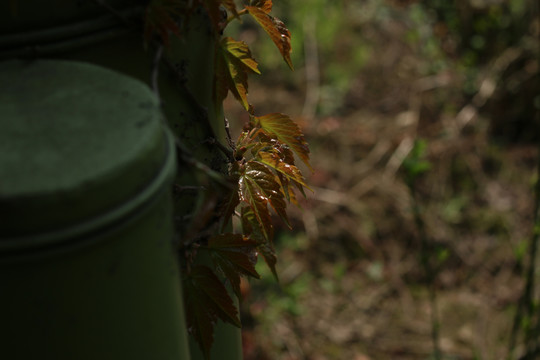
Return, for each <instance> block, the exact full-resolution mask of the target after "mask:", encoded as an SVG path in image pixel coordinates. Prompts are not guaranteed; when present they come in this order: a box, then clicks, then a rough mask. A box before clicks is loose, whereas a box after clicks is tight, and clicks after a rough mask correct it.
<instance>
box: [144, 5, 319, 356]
mask: <svg viewBox="0 0 540 360" xmlns="http://www.w3.org/2000/svg"><path fill="white" fill-rule="evenodd" d="M201 9H202V10H203V11H204V12H205V13H206V14H207V18H208V20H209V22H210V24H211V26H210V27H211V29H212V30H211V31H212V33H213V36H214V37H215V44H216V46H215V52H214V54H215V55H214V89H213V94H214V95H213V96H214V103H215V106H216V107H219V106H221V103H222V102H223V100H224V99H225V98H226V97H227V95H228V93H229V92H230V93H231V94H232V95H233V96H234V97H235V98H236V99H237V100H238V101H239V102H240V104H241V105H242V106H243V108H244V109H245V111H247V113H248V114H249V122H248V123H247V124H246V125H245V126H244V129H243V131H242V133H241V134H240V136H239V138H238V139H237V141H236V142H234V141H232V139H231V137H230V134H229V132H228V123H227V122H226V121H225V124H226V127H227V128H226V130H227V131H226V133H227V134H228V136H227V140H228V141H227V142H228V144H227V146H225V145H223V144H220V143H219V142H217V141H216V140H213V142H214V143H215V144H216V146H217V147H218V148H219V149H220V150H221V151H222V152H223V153H224V154H225V155H226V158H227V159H228V160H227V161H228V171H227V173H226V174H217V175H216V172H215V171H213V170H210V168H209V167H207V166H206V165H205V164H201V163H199V162H198V161H197V160H195V159H194V158H192V157H190V156H189V154H188V151H187V150H186V148H185V146H183V145H182V143H181V140H180V139H177V145H178V148H179V152H180V157H181V158H182V159H184V161H186V162H187V163H189V164H191V165H196V167H197V168H198V169H200V170H201V169H202V170H203V172H205V173H206V174H208V175H210V177H211V178H213V179H214V180H215V178H216V177H218V178H219V177H221V179H219V183H221V184H226V185H227V186H221V188H222V189H224V191H223V193H222V194H220V196H219V199H217V200H216V198H215V197H214V198H212V199H207V200H206V202H205V204H204V205H202V206H200V207H199V209H200V210H199V212H198V213H197V214H195V216H194V218H195V219H196V220H194V222H195V221H196V222H197V224H196V226H194V225H193V224H192V226H191V228H192V230H191V231H188V232H187V233H188V237H187V238H186V239H183V242H182V244H181V249H180V250H181V251H180V254H182V256H181V264H182V267H183V270H184V277H183V287H184V297H185V307H186V317H187V326H188V331H189V332H190V334H191V335H192V336H193V337H194V339H195V340H196V342H197V343H198V345H199V347H200V348H201V350H202V352H203V354H204V356H205V357H206V358H207V359H208V358H209V354H210V348H211V346H212V343H213V330H214V325H215V324H216V322H217V321H218V320H219V319H220V320H222V321H224V322H228V323H230V324H233V325H235V326H238V327H240V320H239V317H238V309H237V308H236V306H235V302H234V301H233V299H232V298H231V296H230V295H229V293H228V291H227V288H226V286H225V285H226V284H224V282H223V281H222V279H225V282H226V283H228V284H230V287H231V288H232V290H233V292H234V294H235V295H236V296H237V297H240V277H241V276H247V277H252V278H260V275H259V274H258V273H257V271H256V269H255V264H256V262H257V257H258V255H259V254H260V255H261V256H262V257H263V259H264V260H265V262H266V264H267V265H268V267H269V268H270V270H271V272H272V273H273V275H274V276H275V277H276V279H277V272H276V262H277V257H276V253H275V250H274V246H273V237H274V231H273V225H272V215H271V212H272V211H273V212H274V213H275V214H277V215H278V216H279V217H280V218H281V219H282V220H283V221H284V222H285V224H287V225H288V226H290V224H289V219H288V217H287V211H286V207H287V204H288V203H293V204H296V205H297V204H298V203H297V198H296V195H295V191H297V192H300V193H301V194H302V195H304V196H305V193H304V188H308V186H307V184H306V181H305V178H304V176H303V175H302V172H301V171H300V169H299V168H298V167H297V166H296V164H295V155H296V156H297V157H298V158H299V159H300V160H301V161H302V162H303V163H304V164H305V165H306V166H307V167H308V168H309V169H311V166H310V164H309V148H308V145H307V142H306V140H305V138H304V135H303V134H302V132H301V130H300V128H299V126H298V125H297V124H296V123H295V122H294V121H293V120H292V119H291V118H290V117H289V116H287V115H284V114H281V113H271V114H266V115H262V116H257V115H256V114H255V109H254V107H253V106H252V105H251V104H250V103H249V101H248V98H247V93H248V75H249V74H252V73H254V74H260V71H259V69H258V63H257V62H256V61H255V60H254V58H253V56H252V54H251V51H250V49H249V47H248V45H247V44H246V43H244V42H242V41H236V40H235V39H233V38H231V37H226V36H223V30H224V29H225V27H226V26H227V25H228V24H229V23H230V22H231V21H234V20H241V18H242V17H243V16H251V17H252V18H253V19H254V20H255V21H256V22H257V23H258V24H259V25H260V26H261V27H262V29H264V31H265V32H266V33H267V34H268V35H269V37H270V39H271V40H272V41H273V42H274V44H275V45H276V47H277V48H278V50H279V52H280V53H281V55H282V56H283V59H284V61H285V62H286V63H287V65H288V66H289V67H290V68H291V69H293V65H292V62H291V57H290V53H291V42H290V40H291V34H290V32H289V30H288V29H287V28H286V27H285V25H284V24H283V22H281V21H280V20H279V19H277V18H276V17H274V16H273V15H272V14H271V11H272V1H271V0H251V1H243V2H242V8H239V7H237V4H236V3H235V1H234V0H152V1H150V2H149V4H148V5H147V7H146V10H145V24H144V34H145V39H146V41H147V43H148V42H150V41H153V42H156V41H157V42H158V44H159V46H158V49H161V48H162V47H167V46H168V44H169V41H170V37H171V36H177V37H182V36H183V24H185V23H186V19H189V17H190V16H193V14H194V13H195V12H196V11H201ZM234 216H238V217H239V219H240V221H239V223H240V224H241V231H231V230H230V229H231V226H230V224H231V220H232V218H233V217H234ZM209 228H212V229H215V230H214V231H212V235H208V231H202V229H205V230H208V229H209ZM193 229H195V230H193ZM202 252H205V253H207V254H209V255H210V258H211V259H212V263H213V265H214V266H213V267H211V266H207V265H204V264H201V263H200V262H196V261H195V259H196V258H197V256H198V254H200V253H202Z"/></svg>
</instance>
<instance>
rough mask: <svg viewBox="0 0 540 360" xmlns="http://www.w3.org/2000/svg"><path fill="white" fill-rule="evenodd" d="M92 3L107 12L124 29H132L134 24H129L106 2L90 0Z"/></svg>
mask: <svg viewBox="0 0 540 360" xmlns="http://www.w3.org/2000/svg"><path fill="white" fill-rule="evenodd" d="M92 2H93V3H95V4H97V5H98V6H101V7H102V8H104V9H105V10H107V11H108V12H109V13H111V14H112V15H114V16H115V17H116V18H117V19H118V20H120V22H121V23H122V24H124V25H125V26H126V27H129V28H131V27H133V25H134V24H133V23H132V22H130V21H129V20H128V19H127V18H126V17H125V16H124V15H122V14H121V13H120V12H119V11H118V10H116V9H115V8H113V7H112V6H111V5H109V4H108V3H107V2H106V1H104V0H92Z"/></svg>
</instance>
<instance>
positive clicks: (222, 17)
mask: <svg viewBox="0 0 540 360" xmlns="http://www.w3.org/2000/svg"><path fill="white" fill-rule="evenodd" d="M184 1H185V0H184ZM221 3H222V0H204V1H203V5H204V7H205V8H206V12H207V14H208V16H209V17H210V22H211V23H212V25H213V27H214V29H215V31H216V32H218V33H219V32H221V31H222V30H223V28H224V26H225V21H226V20H227V14H226V13H225V14H224V13H223V12H222V11H221V9H220V6H221Z"/></svg>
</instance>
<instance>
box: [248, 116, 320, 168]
mask: <svg viewBox="0 0 540 360" xmlns="http://www.w3.org/2000/svg"><path fill="white" fill-rule="evenodd" d="M253 120H254V121H255V123H257V124H258V125H259V126H260V127H261V128H262V130H263V131H264V132H266V133H268V134H269V136H270V137H276V138H277V139H278V140H279V141H280V142H282V143H283V144H285V145H287V146H289V147H290V148H291V149H292V150H293V151H294V152H295V153H296V155H298V157H299V158H300V159H301V160H302V161H303V162H304V164H306V165H307V166H308V167H309V169H310V170H313V168H312V167H311V165H310V163H309V147H308V144H307V142H306V140H305V138H304V134H302V131H301V130H300V128H299V127H298V125H297V124H296V123H295V122H294V121H292V120H291V118H290V117H288V116H287V115H285V114H280V113H272V114H268V115H264V116H259V117H254V118H253Z"/></svg>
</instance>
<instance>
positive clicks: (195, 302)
mask: <svg viewBox="0 0 540 360" xmlns="http://www.w3.org/2000/svg"><path fill="white" fill-rule="evenodd" d="M183 287H184V298H185V312H186V319H187V325H188V331H189V332H190V333H191V334H192V335H193V336H194V338H195V340H196V341H197V343H198V344H199V347H200V348H201V351H202V352H203V353H204V356H205V358H206V359H209V358H210V348H211V347H212V343H213V341H214V325H215V323H216V322H217V319H218V318H220V319H222V320H223V321H226V322H228V323H231V324H233V325H235V326H238V327H240V326H241V324H240V320H239V319H238V311H237V310H236V307H235V305H234V303H233V301H232V299H231V297H230V296H229V293H228V292H227V289H226V288H225V286H224V285H223V284H222V283H221V281H220V280H219V278H218V277H217V276H216V275H215V274H214V273H213V272H212V270H211V269H210V268H208V267H206V266H202V265H196V266H194V267H192V268H191V272H190V273H189V274H188V275H187V276H186V277H185V278H184V279H183Z"/></svg>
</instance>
